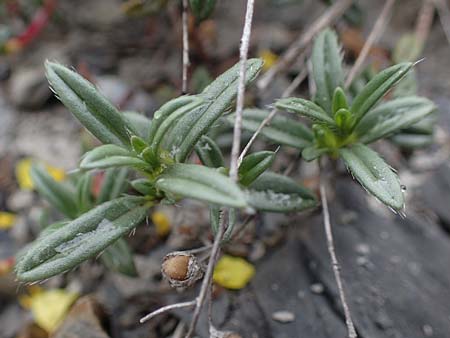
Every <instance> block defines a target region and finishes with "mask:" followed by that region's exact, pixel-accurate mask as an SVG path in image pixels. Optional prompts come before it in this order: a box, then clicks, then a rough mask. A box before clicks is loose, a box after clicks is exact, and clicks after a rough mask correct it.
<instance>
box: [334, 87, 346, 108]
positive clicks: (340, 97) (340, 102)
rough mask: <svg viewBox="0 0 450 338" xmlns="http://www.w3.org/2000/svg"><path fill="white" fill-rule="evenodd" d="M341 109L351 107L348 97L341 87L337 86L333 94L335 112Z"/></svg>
mask: <svg viewBox="0 0 450 338" xmlns="http://www.w3.org/2000/svg"><path fill="white" fill-rule="evenodd" d="M339 109H349V106H348V102H347V97H346V96H345V92H344V91H343V90H342V88H341V87H337V88H336V89H335V90H334V94H333V109H332V111H333V114H336V113H337V111H338V110H339Z"/></svg>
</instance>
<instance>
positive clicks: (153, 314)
mask: <svg viewBox="0 0 450 338" xmlns="http://www.w3.org/2000/svg"><path fill="white" fill-rule="evenodd" d="M196 304H197V302H196V301H195V300H191V301H189V302H182V303H176V304H170V305H166V306H163V307H161V308H159V309H158V310H155V311H153V312H150V313H149V314H148V315H146V316H145V317H142V318H141V319H140V320H139V322H140V323H141V324H142V323H145V322H146V321H147V320H150V319H152V318H154V317H156V316H158V315H160V314H162V313H164V312H168V311H172V310H175V309H184V308H187V307H193V306H195V305H196Z"/></svg>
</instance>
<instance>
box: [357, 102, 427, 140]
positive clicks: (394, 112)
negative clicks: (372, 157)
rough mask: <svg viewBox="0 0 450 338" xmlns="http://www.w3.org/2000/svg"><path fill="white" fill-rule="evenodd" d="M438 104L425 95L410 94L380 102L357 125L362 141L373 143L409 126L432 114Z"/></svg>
mask: <svg viewBox="0 0 450 338" xmlns="http://www.w3.org/2000/svg"><path fill="white" fill-rule="evenodd" d="M435 109H436V106H435V105H434V104H433V102H431V101H430V100H428V99H426V98H424V97H417V96H409V97H403V98H399V99H395V100H391V101H388V102H385V103H383V104H380V105H379V106H378V107H376V108H375V109H373V110H371V111H370V112H369V113H368V114H367V115H366V116H365V117H364V118H363V119H362V120H361V122H360V123H359V124H358V125H357V126H356V129H355V132H356V133H357V134H358V135H360V141H361V142H363V143H371V142H374V141H376V140H378V139H380V138H383V137H386V136H388V135H391V134H393V133H395V132H398V131H400V130H401V129H404V128H407V127H409V126H411V125H413V124H414V123H416V122H418V121H420V120H421V119H423V118H424V117H426V116H428V115H430V114H431V113H432V112H433V111H434V110H435Z"/></svg>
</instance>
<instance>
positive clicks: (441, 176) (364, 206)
mask: <svg viewBox="0 0 450 338" xmlns="http://www.w3.org/2000/svg"><path fill="white" fill-rule="evenodd" d="M219 2H220V5H219V7H218V8H217V10H216V12H215V15H214V17H213V18H214V20H211V21H208V22H206V23H205V24H203V25H202V26H201V27H199V29H198V32H197V35H196V36H195V40H194V41H192V69H197V68H199V67H200V66H201V65H203V66H205V67H206V69H207V70H208V71H209V73H210V75H211V76H214V75H216V74H218V73H220V72H221V71H222V70H224V69H226V68H227V67H228V66H229V65H231V64H233V63H234V62H236V60H237V58H238V43H239V37H240V35H241V29H242V28H241V27H242V22H243V13H244V6H245V2H244V1H219ZM273 2H275V1H273ZM269 3H270V1H263V0H261V1H257V8H256V18H255V28H254V32H253V37H252V45H251V54H252V55H253V56H257V55H259V54H260V53H261V52H262V51H264V50H268V49H270V50H271V51H273V52H275V53H278V54H279V53H281V52H283V51H284V50H285V49H286V48H287V47H288V46H289V44H290V42H291V41H292V40H293V39H294V38H295V37H296V36H297V35H298V34H299V33H300V32H301V31H302V29H303V28H305V27H307V25H308V23H309V22H311V20H312V19H313V18H315V17H317V16H318V15H319V14H320V13H321V12H322V11H323V10H324V6H322V5H318V4H317V2H316V1H308V0H304V1H299V3H295V4H292V5H289V6H283V7H277V6H274V5H270V4H269ZM361 3H362V7H363V13H364V15H365V16H364V17H365V21H364V25H363V27H362V28H361V32H362V34H364V35H363V36H366V35H367V33H368V32H369V31H370V29H371V27H372V25H373V22H374V20H375V19H376V17H377V15H378V13H379V11H380V7H381V4H380V2H378V1H361ZM420 3H421V2H420V1H412V0H399V1H397V3H396V6H395V10H394V13H393V16H392V19H391V21H390V24H389V27H387V29H386V31H385V34H384V35H383V38H382V39H381V41H380V42H379V43H378V45H377V47H379V48H380V49H381V50H383V51H385V53H386V55H388V53H389V51H390V50H391V49H392V48H393V46H394V45H395V43H396V41H397V40H398V38H399V37H400V36H401V35H402V34H403V33H405V32H407V31H409V30H411V29H412V27H413V25H414V22H415V19H416V16H417V10H418V8H419V7H420ZM120 5H121V1H119V0H98V1H88V0H83V1H77V2H76V3H75V2H71V1H59V2H58V6H59V7H58V10H57V20H54V21H53V22H52V23H51V24H50V25H49V27H47V29H46V30H45V31H44V32H43V34H42V35H40V36H39V37H38V38H37V39H36V41H34V42H33V43H32V44H31V45H30V46H28V47H27V48H26V50H23V51H21V52H20V53H17V54H14V55H9V56H7V57H4V56H1V59H0V81H1V82H0V210H1V211H3V210H5V211H9V212H14V213H17V214H18V219H17V222H16V224H15V225H14V227H13V228H12V229H11V230H9V231H3V230H0V259H6V258H8V257H10V256H11V255H13V254H14V253H15V252H17V250H18V249H19V248H20V247H22V246H23V245H24V244H26V243H27V242H29V241H30V240H31V239H32V238H33V237H34V236H36V234H37V233H38V231H39V230H38V229H39V227H38V219H39V217H40V214H41V210H42V207H43V206H45V204H44V203H43V202H42V201H41V200H40V199H39V198H38V197H37V196H36V195H35V194H34V193H33V192H31V191H23V190H20V189H18V185H17V182H16V179H15V175H14V168H15V165H16V163H17V162H18V161H19V160H20V159H22V158H24V157H33V158H37V159H40V160H44V161H45V162H47V163H49V164H51V165H53V166H56V167H59V168H63V169H65V170H68V171H70V170H72V169H74V168H76V165H77V161H78V158H79V155H80V154H81V153H82V149H83V148H82V144H83V142H92V140H91V139H90V138H89V137H87V136H86V134H85V133H83V132H82V131H81V128H80V125H79V124H78V123H77V122H76V121H75V120H74V119H73V118H72V117H71V115H70V114H69V113H68V112H67V111H66V109H65V108H64V107H62V106H61V105H60V104H58V102H57V101H56V100H55V99H54V98H53V97H52V94H51V92H50V90H49V89H48V86H47V82H46V80H45V77H44V72H43V61H44V60H45V59H50V60H58V61H60V62H63V63H65V64H67V65H73V66H75V67H76V68H77V69H78V70H81V71H83V72H84V74H85V75H88V76H89V77H90V78H91V79H92V80H93V81H95V83H96V84H97V85H98V86H99V87H100V88H101V90H102V91H103V93H104V94H105V95H106V96H108V97H109V98H110V99H111V100H112V101H113V102H114V103H115V104H116V105H118V106H120V107H121V109H123V110H136V111H140V112H143V113H145V114H147V115H149V116H151V114H152V113H153V112H154V111H155V109H156V108H157V107H159V105H161V103H163V102H165V100H167V99H168V98H171V97H174V96H176V95H178V94H179V91H180V85H181V81H180V80H181V76H180V74H181V62H180V61H181V40H180V36H181V34H180V30H179V28H180V18H179V14H178V10H177V8H176V7H171V8H170V9H169V10H168V11H167V12H164V13H162V14H160V15H156V16H151V17H148V16H145V17H137V18H130V17H127V16H125V15H124V14H123V12H121V10H120ZM347 53H348V51H347ZM347 56H348V59H349V61H350V60H351V57H350V56H349V55H347ZM423 56H424V57H425V61H424V62H422V63H421V64H420V65H419V66H418V67H417V69H418V74H419V82H420V93H421V94H422V95H424V96H427V97H429V98H431V99H432V100H434V101H435V102H436V103H437V105H438V106H439V120H438V121H439V123H438V124H437V130H436V143H435V144H434V145H433V146H432V147H429V148H427V149H425V150H420V151H417V152H415V153H413V154H412V155H410V156H409V155H408V156H403V155H404V154H401V153H400V152H399V151H398V149H396V148H394V147H392V146H391V145H389V144H387V143H382V144H377V145H376V146H377V148H378V149H379V150H380V151H381V152H382V153H383V155H384V156H385V157H386V158H387V159H388V162H389V163H391V164H392V165H393V166H394V167H395V168H397V169H399V172H400V176H401V178H402V181H403V183H404V184H405V185H406V186H407V198H408V204H407V205H408V207H407V210H406V211H407V218H406V219H401V218H400V217H398V216H396V215H394V214H392V213H390V212H389V211H388V210H385V208H384V207H383V206H381V205H380V204H378V203H377V202H374V201H373V199H371V198H369V197H368V196H367V195H366V194H365V192H364V191H362V189H360V188H359V187H358V186H357V185H356V184H355V183H354V182H352V181H351V180H350V179H349V178H347V177H345V176H342V177H341V176H339V177H338V178H337V180H336V186H335V188H336V189H335V193H334V194H333V196H331V198H330V204H331V215H332V220H333V227H334V228H333V229H334V232H335V237H336V238H335V240H336V250H337V253H338V256H339V257H340V260H341V263H342V273H343V278H344V280H345V283H346V285H347V288H348V297H349V299H350V307H351V309H352V313H353V316H354V320H355V325H356V329H357V331H358V334H359V336H360V337H362V338H378V337H379V338H382V337H395V338H400V337H405V338H416V337H417V338H419V337H439V338H440V337H444V338H445V337H450V310H449V306H448V304H449V303H450V287H449V286H450V269H449V266H450V264H449V263H450V236H449V233H450V208H449V207H448V205H449V201H450V166H449V162H448V158H449V155H450V141H449V133H450V118H449V116H450V109H449V103H450V99H449V97H450V96H449V93H450V57H449V56H450V45H449V43H448V42H447V41H446V39H445V36H444V33H443V31H442V27H441V26H440V24H439V21H438V20H437V18H436V20H435V22H434V24H433V26H432V30H431V33H430V35H429V39H428V41H427V44H426V47H425V51H424V53H423ZM297 70H298V68H296V66H294V67H293V68H292V70H291V71H290V72H288V73H287V74H283V75H282V76H279V77H278V78H277V79H276V81H274V83H273V84H272V85H271V87H270V88H269V89H268V90H267V91H266V92H264V93H258V92H256V90H253V92H252V93H251V94H250V96H252V97H253V99H254V101H255V102H261V103H270V102H273V99H274V98H277V97H279V95H280V93H281V92H282V91H283V89H284V88H285V87H286V86H287V85H288V84H289V80H290V79H291V78H292V75H295V72H296V71H297ZM193 82H194V81H193ZM191 87H192V88H193V87H194V83H191ZM306 88H307V86H306V85H304V86H301V87H300V89H299V90H298V94H303V93H304V92H305V89H306ZM292 155H293V154H290V153H289V152H287V154H286V155H282V156H281V160H280V163H278V164H277V166H278V167H279V168H283V167H285V166H286V165H287V164H286V163H285V162H283V161H286V162H287V161H288V160H289V158H291V157H292ZM283 156H284V157H283ZM315 172H316V171H315V168H314V167H310V166H300V168H297V169H296V170H295V171H294V173H293V175H294V176H296V177H297V178H299V179H300V178H301V179H304V180H306V179H307V180H308V182H311V184H312V185H313V186H314V184H317V177H316V175H315ZM163 211H164V212H166V213H167V214H168V215H170V218H171V220H172V223H173V224H172V233H171V234H170V235H169V237H168V238H167V239H164V240H162V239H155V233H154V229H153V228H152V227H151V226H150V227H148V226H145V225H144V226H142V227H140V228H139V229H138V231H137V233H136V234H135V235H134V236H132V237H130V238H128V241H129V242H130V243H131V244H132V246H133V247H134V248H135V250H136V253H137V254H136V257H135V261H136V265H137V268H138V271H139V278H128V277H124V276H121V275H117V274H113V273H109V272H107V271H105V269H104V268H103V267H102V266H101V265H100V264H99V263H98V262H96V261H92V262H88V263H86V264H83V265H82V266H81V267H80V268H79V269H78V270H76V271H74V272H71V273H69V274H68V275H65V276H60V277H57V278H53V279H51V280H50V281H48V282H47V283H46V284H45V286H48V287H66V288H68V289H70V290H76V291H77V292H80V293H81V294H83V295H87V296H86V297H85V298H83V299H82V301H81V302H80V303H77V305H76V307H75V308H73V309H72V312H71V313H70V315H69V317H68V318H69V320H68V321H67V322H66V323H65V324H64V326H63V328H62V329H61V330H60V331H59V332H58V333H57V334H55V335H53V336H55V337H69V336H70V337H83V336H84V337H127V338H128V337H130V338H134V337H136V338H137V337H143V338H144V337H150V338H152V337H170V336H172V334H173V332H174V330H175V328H176V327H177V326H178V327H179V322H180V320H181V321H186V322H187V323H188V322H189V316H190V313H189V312H184V311H179V312H175V313H174V314H173V315H164V316H161V317H158V318H156V319H155V320H153V321H150V322H148V323H146V324H144V325H141V324H138V319H139V318H140V317H141V316H142V315H144V314H145V313H147V312H148V311H151V310H153V309H156V308H157V307H158V306H161V305H164V304H167V303H169V302H175V301H179V300H185V299H186V300H187V299H191V298H192V297H193V296H194V295H195V292H197V290H195V289H194V290H191V291H187V292H185V293H181V294H180V293H177V292H173V291H172V290H170V288H169V287H168V285H167V284H166V282H165V281H162V280H161V276H160V262H161V259H162V257H163V256H164V255H165V254H166V253H167V252H170V251H173V250H176V249H181V248H186V247H193V246H196V245H199V244H200V243H201V241H202V240H205V239H208V232H207V222H208V220H207V210H205V209H204V208H203V207H202V205H199V204H196V203H188V204H186V208H183V211H181V210H180V208H176V207H170V208H169V207H168V208H165V209H164V210H163ZM52 216H55V215H51V217H52ZM322 229H323V227H322V218H321V213H320V210H316V211H314V212H311V213H308V214H305V215H288V216H279V215H261V216H260V217H258V218H257V219H256V220H255V221H254V222H253V223H252V224H251V225H250V226H249V229H248V231H247V233H246V235H245V236H243V238H242V239H241V240H240V241H239V242H238V243H235V244H233V245H230V246H228V247H227V248H226V251H227V252H229V253H231V254H234V255H240V256H245V257H247V258H248V259H249V260H250V261H251V262H252V263H254V264H255V266H256V275H255V277H254V278H253V279H252V281H251V283H250V284H249V286H247V287H246V288H244V289H242V290H240V291H233V292H231V291H226V290H224V289H221V288H220V287H217V290H216V292H215V294H216V296H217V298H216V300H215V302H214V307H213V313H214V323H215V324H216V326H217V327H219V328H224V329H229V330H233V331H236V332H239V333H240V334H241V335H242V337H249V338H250V337H251V338H272V337H273V338H294V337H307V338H325V337H344V336H345V332H346V331H345V323H344V319H343V312H342V309H341V306H340V302H339V301H338V297H337V290H336V286H335V282H334V279H333V276H332V271H331V269H330V264H329V257H328V254H327V250H326V245H325V236H324V233H323V230H322ZM26 292H27V291H26V287H25V286H23V285H18V284H17V283H16V282H15V281H14V276H13V274H12V273H9V274H3V275H1V274H0V337H1V338H11V337H17V336H18V335H19V332H22V333H21V334H22V335H20V337H33V338H34V337H46V336H47V334H46V333H45V332H42V330H40V329H39V328H36V327H35V326H32V324H31V323H32V317H31V315H30V313H29V312H28V311H26V310H24V309H23V308H22V307H21V306H20V305H19V303H18V301H17V299H18V297H19V296H20V295H21V294H23V293H26ZM286 316H288V318H289V319H290V320H288V322H283V321H284V320H283V319H286ZM291 316H293V318H291ZM280 318H281V319H280ZM199 336H201V337H206V336H208V333H207V323H206V318H202V319H201V321H200V325H199Z"/></svg>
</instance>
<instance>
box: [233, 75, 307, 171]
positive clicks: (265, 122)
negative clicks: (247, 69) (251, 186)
mask: <svg viewBox="0 0 450 338" xmlns="http://www.w3.org/2000/svg"><path fill="white" fill-rule="evenodd" d="M307 75H308V69H307V68H306V67H304V68H303V69H302V71H301V72H300V73H298V75H297V76H296V77H295V79H294V80H292V82H291V84H290V85H289V87H287V88H286V90H285V91H284V92H283V94H281V97H283V98H284V97H288V96H289V95H291V94H292V92H293V91H294V90H295V89H296V88H297V87H298V86H299V85H300V84H301V83H302V82H303V80H304V79H305V78H306V76H307ZM277 113H278V110H277V109H276V108H274V109H272V110H271V111H270V113H269V115H267V116H266V118H265V119H264V120H263V121H262V122H261V124H260V125H259V126H258V129H256V131H255V132H254V133H253V135H252V137H251V138H250V140H249V141H248V142H247V144H246V145H245V147H244V149H243V150H242V152H241V154H240V155H239V163H241V162H242V159H243V158H244V156H245V155H247V153H248V151H249V150H250V147H251V146H252V145H253V143H254V142H255V140H256V137H257V136H258V135H259V133H261V130H263V128H264V127H265V126H266V125H268V124H269V123H270V121H272V119H273V118H274V117H275V115H276V114H277Z"/></svg>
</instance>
